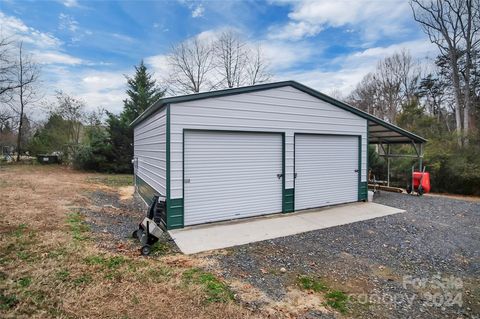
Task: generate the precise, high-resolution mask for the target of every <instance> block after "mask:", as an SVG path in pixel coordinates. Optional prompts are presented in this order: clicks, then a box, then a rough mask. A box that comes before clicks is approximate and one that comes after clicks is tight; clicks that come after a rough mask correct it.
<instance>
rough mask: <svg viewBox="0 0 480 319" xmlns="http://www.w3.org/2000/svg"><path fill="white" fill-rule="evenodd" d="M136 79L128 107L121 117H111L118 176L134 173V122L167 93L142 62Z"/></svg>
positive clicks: (130, 86)
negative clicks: (119, 173)
mask: <svg viewBox="0 0 480 319" xmlns="http://www.w3.org/2000/svg"><path fill="white" fill-rule="evenodd" d="M135 71H136V72H135V75H134V76H133V77H132V78H130V77H127V84H128V89H127V95H128V98H127V99H125V100H124V101H123V103H124V107H123V111H122V113H121V114H120V116H115V115H113V114H111V113H108V114H107V115H108V120H107V124H108V132H109V135H110V136H109V137H110V143H111V147H112V148H111V151H112V153H113V154H112V155H113V157H112V167H113V168H114V169H113V170H114V171H116V172H128V171H131V169H132V165H131V160H132V158H133V129H132V127H130V123H132V122H133V120H135V119H136V118H137V117H138V116H139V115H140V114H142V112H143V111H145V110H146V109H147V108H148V107H149V106H150V105H152V104H153V103H154V102H155V101H157V100H158V99H159V98H161V97H162V96H163V95H164V93H165V91H164V90H161V89H160V88H159V87H158V85H157V83H156V81H155V80H154V79H152V74H150V73H148V71H147V67H146V66H145V65H144V64H143V61H141V62H140V65H139V66H136V67H135Z"/></svg>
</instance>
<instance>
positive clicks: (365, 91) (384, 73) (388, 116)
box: [348, 51, 421, 123]
mask: <svg viewBox="0 0 480 319" xmlns="http://www.w3.org/2000/svg"><path fill="white" fill-rule="evenodd" d="M420 74H421V70H420V67H419V65H418V63H416V62H415V61H413V59H412V58H411V56H410V54H409V53H408V52H406V51H401V52H400V53H394V54H393V55H391V56H389V57H386V58H385V59H383V60H381V61H379V62H378V64H377V68H376V70H375V72H372V73H369V74H367V75H366V76H365V77H364V78H363V79H362V81H361V82H360V83H359V85H357V87H356V89H355V90H354V91H353V92H352V93H351V95H350V97H349V98H348V100H349V101H350V103H352V104H353V105H355V106H356V107H358V108H360V109H362V110H364V111H367V112H369V113H371V114H373V115H375V116H378V117H380V118H382V119H384V120H387V121H389V122H390V123H395V120H396V117H397V113H398V112H399V111H400V110H401V109H402V107H403V106H404V105H407V104H408V103H411V102H412V101H413V100H414V99H415V98H416V95H415V93H416V89H417V87H418V82H419V79H420Z"/></svg>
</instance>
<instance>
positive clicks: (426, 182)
mask: <svg viewBox="0 0 480 319" xmlns="http://www.w3.org/2000/svg"><path fill="white" fill-rule="evenodd" d="M422 176H423V178H422ZM420 181H421V183H422V188H423V192H424V193H429V192H430V173H428V172H424V173H422V172H413V188H414V189H415V190H416V191H417V190H418V187H419V186H420Z"/></svg>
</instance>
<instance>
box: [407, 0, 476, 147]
mask: <svg viewBox="0 0 480 319" xmlns="http://www.w3.org/2000/svg"><path fill="white" fill-rule="evenodd" d="M410 5H411V7H412V11H413V16H414V19H415V20H416V21H417V22H419V23H420V24H421V26H422V28H423V30H424V31H425V33H426V34H427V35H428V37H429V38H430V41H431V42H432V43H435V44H436V45H437V47H438V48H439V50H440V52H441V53H442V55H444V56H445V57H448V62H449V65H450V69H451V76H452V86H453V91H454V97H455V122H456V131H457V134H458V139H459V140H458V143H459V144H460V145H461V144H462V141H465V142H466V143H468V140H467V135H468V133H469V121H470V116H471V114H470V107H471V105H470V104H471V100H470V96H471V95H470V75H471V68H472V54H473V53H474V51H476V50H477V49H478V46H479V43H480V42H479V41H480V39H479V37H478V32H479V30H480V0H428V1H427V0H411V2H410ZM461 58H465V62H466V63H465V70H464V72H463V73H462V72H461V70H460V67H459V63H460V59H461ZM462 74H463V78H464V83H465V84H464V86H465V87H464V91H463V94H462V88H461V77H462ZM462 95H463V96H462ZM462 102H463V105H462ZM462 107H463V121H462ZM462 127H463V130H462Z"/></svg>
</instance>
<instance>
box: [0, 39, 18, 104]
mask: <svg viewBox="0 0 480 319" xmlns="http://www.w3.org/2000/svg"><path fill="white" fill-rule="evenodd" d="M13 48H14V42H13V41H12V40H11V39H9V38H5V37H2V38H0V102H3V103H7V102H8V101H10V100H11V98H12V95H11V94H9V93H12V91H13V90H15V89H17V88H18V83H17V82H16V81H15V69H16V67H17V65H16V61H15V60H16V59H15V56H14V55H13V54H12V51H13Z"/></svg>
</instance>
